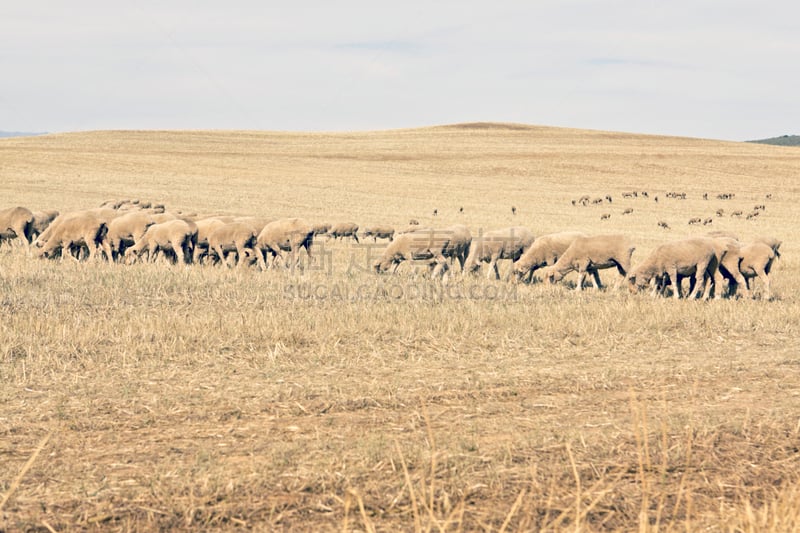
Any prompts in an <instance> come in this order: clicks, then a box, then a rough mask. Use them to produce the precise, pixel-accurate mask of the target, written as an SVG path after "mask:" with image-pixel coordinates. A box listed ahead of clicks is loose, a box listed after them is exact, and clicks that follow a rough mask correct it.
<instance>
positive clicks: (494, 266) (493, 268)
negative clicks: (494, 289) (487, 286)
mask: <svg viewBox="0 0 800 533" xmlns="http://www.w3.org/2000/svg"><path fill="white" fill-rule="evenodd" d="M497 259H498V254H492V257H491V258H490V259H489V269H488V270H487V271H486V279H492V272H494V279H495V280H498V279H500V270H498V268H497Z"/></svg>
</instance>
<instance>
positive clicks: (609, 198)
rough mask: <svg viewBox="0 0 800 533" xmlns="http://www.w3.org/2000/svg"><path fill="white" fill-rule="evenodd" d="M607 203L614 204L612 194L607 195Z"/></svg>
mask: <svg viewBox="0 0 800 533" xmlns="http://www.w3.org/2000/svg"><path fill="white" fill-rule="evenodd" d="M606 202H608V203H612V202H611V195H610V194H606Z"/></svg>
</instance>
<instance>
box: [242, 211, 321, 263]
mask: <svg viewBox="0 0 800 533" xmlns="http://www.w3.org/2000/svg"><path fill="white" fill-rule="evenodd" d="M313 241H314V231H313V229H312V228H311V224H309V223H308V222H306V221H305V220H303V219H301V218H284V219H279V220H276V221H274V222H270V223H269V224H267V225H266V226H264V229H263V230H261V233H259V234H258V238H257V239H256V252H257V253H256V258H257V259H258V262H259V265H260V266H261V268H262V270H266V269H267V254H270V255H271V256H272V260H271V264H272V266H274V265H275V261H276V260H277V259H278V258H281V259H282V260H283V264H284V266H286V267H289V268H295V267H296V266H297V265H298V264H299V261H300V257H299V255H298V254H299V253H300V250H302V249H304V248H305V250H306V255H307V257H308V260H309V261H311V260H312V257H311V244H312V243H313ZM284 252H289V258H288V259H289V261H288V262H287V261H286V258H285V257H284Z"/></svg>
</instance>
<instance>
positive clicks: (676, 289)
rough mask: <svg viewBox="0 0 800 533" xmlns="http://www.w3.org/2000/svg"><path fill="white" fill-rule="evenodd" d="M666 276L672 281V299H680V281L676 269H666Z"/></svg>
mask: <svg viewBox="0 0 800 533" xmlns="http://www.w3.org/2000/svg"><path fill="white" fill-rule="evenodd" d="M667 275H668V276H669V279H671V280H672V286H673V292H672V297H673V298H675V299H676V300H678V299H680V297H681V280H680V278H679V277H678V269H677V268H670V269H667Z"/></svg>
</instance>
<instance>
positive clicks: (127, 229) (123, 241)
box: [105, 211, 155, 260]
mask: <svg viewBox="0 0 800 533" xmlns="http://www.w3.org/2000/svg"><path fill="white" fill-rule="evenodd" d="M153 224H155V221H154V220H153V216H152V215H151V214H150V213H148V212H146V211H131V212H129V213H126V214H124V215H122V216H120V217H117V218H115V219H114V220H112V221H111V222H109V224H108V233H107V234H106V236H105V241H106V242H107V243H108V247H109V249H110V250H111V257H110V258H109V260H117V259H119V257H121V256H123V255H125V249H126V248H129V247H130V246H133V244H134V243H135V242H136V241H138V240H139V239H141V238H142V235H144V233H145V231H147V228H149V227H150V226H152V225H153Z"/></svg>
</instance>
